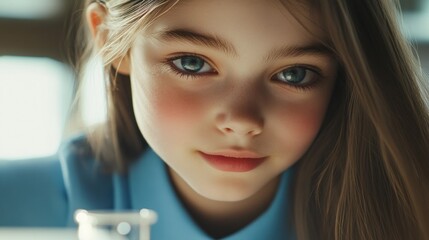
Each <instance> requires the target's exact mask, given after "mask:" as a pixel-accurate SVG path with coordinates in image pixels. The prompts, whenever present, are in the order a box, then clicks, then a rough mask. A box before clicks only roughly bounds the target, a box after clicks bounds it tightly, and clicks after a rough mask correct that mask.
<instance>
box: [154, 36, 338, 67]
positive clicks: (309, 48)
mask: <svg viewBox="0 0 429 240" xmlns="http://www.w3.org/2000/svg"><path fill="white" fill-rule="evenodd" d="M156 37H157V38H159V39H160V40H161V41H180V42H185V43H191V44H196V45H201V46H205V47H209V48H214V49H218V50H221V51H223V52H224V53H226V54H228V55H232V56H237V55H238V54H237V51H236V50H235V48H234V46H233V45H232V44H231V43H229V42H228V41H226V40H225V39H222V38H221V37H218V36H215V35H212V34H208V33H201V32H195V31H192V30H187V29H168V30H164V31H160V32H157V34H156ZM303 55H320V56H330V55H332V51H331V50H330V49H329V48H328V47H326V46H325V45H322V44H317V43H316V44H310V45H305V46H289V45H287V46H283V47H280V48H276V49H273V50H272V51H270V52H269V53H268V54H267V56H266V57H265V60H266V61H273V60H276V59H279V58H283V57H299V56H303Z"/></svg>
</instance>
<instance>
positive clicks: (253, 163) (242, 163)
mask: <svg viewBox="0 0 429 240" xmlns="http://www.w3.org/2000/svg"><path fill="white" fill-rule="evenodd" d="M199 153H200V155H201V156H202V157H203V159H204V160H205V161H206V162H207V163H208V164H209V165H210V166H212V167H213V168H215V169H217V170H221V171H225V172H249V171H251V170H253V169H255V168H257V167H258V166H259V165H261V164H262V163H263V162H264V161H265V160H266V159H267V157H264V156H261V155H259V154H257V153H254V152H250V151H236V150H226V151H220V152H214V153H205V152H199Z"/></svg>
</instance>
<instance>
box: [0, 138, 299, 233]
mask: <svg viewBox="0 0 429 240" xmlns="http://www.w3.org/2000/svg"><path fill="white" fill-rule="evenodd" d="M291 172H292V170H288V171H286V172H285V173H283V175H282V176H281V181H280V184H279V187H278V191H277V193H276V195H275V198H274V199H273V201H272V203H271V205H270V207H269V208H268V209H266V211H264V212H263V213H262V214H261V215H260V216H259V217H258V218H257V219H255V220H254V221H253V222H251V223H250V224H248V225H247V226H245V227H244V228H242V229H241V230H239V231H237V232H235V233H233V234H232V235H230V236H228V237H226V238H224V239H229V240H239V239H246V240H247V239H293V237H292V236H293V234H292V232H291V228H290V224H288V221H287V220H288V217H287V216H289V215H290V214H289V209H288V202H289V199H290V196H289V182H290V179H291V175H292V173H291ZM0 192H1V197H0V226H31V227H74V226H75V222H74V219H73V215H74V212H75V211H76V210H77V209H87V210H94V209H99V210H101V209H103V210H105V209H115V210H129V209H141V208H149V209H152V210H155V211H156V212H157V213H158V222H157V223H156V224H155V225H153V226H152V228H151V237H152V239H212V238H211V237H210V236H208V235H207V234H206V233H205V232H204V231H203V230H202V229H201V228H200V227H199V226H198V224H196V223H195V222H194V220H193V219H192V217H191V216H190V215H189V213H188V212H187V210H186V208H185V207H184V206H183V205H182V202H181V201H180V199H179V198H178V196H177V195H176V193H175V191H174V189H173V186H172V185H171V182H170V179H169V176H168V171H167V167H166V166H165V164H164V162H163V161H162V160H161V159H160V158H159V157H158V156H157V155H156V154H155V153H154V152H153V151H152V150H151V149H148V150H147V151H146V152H145V153H144V154H142V156H140V157H139V159H138V160H137V161H135V162H134V163H133V164H131V166H130V168H129V171H128V173H127V174H122V175H121V174H116V173H113V174H112V173H108V172H104V171H103V169H102V168H101V164H100V163H99V162H98V161H95V160H94V157H93V155H92V154H91V151H90V149H89V145H88V143H87V141H86V139H85V138H84V137H79V138H76V139H74V140H72V141H70V142H69V143H67V144H65V145H64V146H63V147H62V149H61V150H60V151H59V153H58V154H57V155H56V156H53V157H49V158H43V159H32V160H24V161H0Z"/></svg>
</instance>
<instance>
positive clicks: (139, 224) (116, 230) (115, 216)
mask: <svg viewBox="0 0 429 240" xmlns="http://www.w3.org/2000/svg"><path fill="white" fill-rule="evenodd" d="M157 219H158V216H157V214H156V212H155V211H153V210H149V209H141V210H140V211H132V212H117V211H86V210H82V209H81V210H77V211H76V213H75V220H76V222H77V223H78V225H79V226H78V237H79V240H93V239H105V240H149V239H150V226H151V225H152V224H155V223H156V221H157Z"/></svg>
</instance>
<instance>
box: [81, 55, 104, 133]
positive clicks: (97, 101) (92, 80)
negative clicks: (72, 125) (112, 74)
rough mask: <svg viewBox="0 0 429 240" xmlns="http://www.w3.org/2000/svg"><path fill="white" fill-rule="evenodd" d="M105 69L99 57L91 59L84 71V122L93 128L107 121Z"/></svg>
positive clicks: (82, 98)
mask: <svg viewBox="0 0 429 240" xmlns="http://www.w3.org/2000/svg"><path fill="white" fill-rule="evenodd" d="M104 79H105V78H104V67H103V63H102V61H101V59H100V58H99V57H93V58H92V59H90V61H89V63H88V65H87V66H86V68H85V69H84V75H83V79H82V81H83V87H82V89H81V91H82V94H81V95H80V97H81V100H82V103H81V104H82V105H81V106H80V108H81V111H82V120H83V123H84V125H85V126H93V125H97V124H99V123H102V122H104V121H106V114H107V105H106V86H105V82H104Z"/></svg>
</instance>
